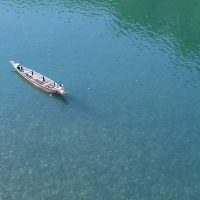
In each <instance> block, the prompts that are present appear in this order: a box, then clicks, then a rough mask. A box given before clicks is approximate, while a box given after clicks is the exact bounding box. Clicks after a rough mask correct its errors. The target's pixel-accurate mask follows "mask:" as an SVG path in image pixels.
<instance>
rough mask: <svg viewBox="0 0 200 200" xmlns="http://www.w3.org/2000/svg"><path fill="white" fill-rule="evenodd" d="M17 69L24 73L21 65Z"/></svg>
mask: <svg viewBox="0 0 200 200" xmlns="http://www.w3.org/2000/svg"><path fill="white" fill-rule="evenodd" d="M17 69H18V70H20V71H22V72H23V71H24V70H23V67H22V66H21V65H20V64H19V65H18V66H17Z"/></svg>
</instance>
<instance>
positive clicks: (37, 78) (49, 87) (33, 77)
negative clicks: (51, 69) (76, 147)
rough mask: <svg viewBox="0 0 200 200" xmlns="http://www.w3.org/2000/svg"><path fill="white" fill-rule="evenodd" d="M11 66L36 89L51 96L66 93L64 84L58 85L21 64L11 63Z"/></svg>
mask: <svg viewBox="0 0 200 200" xmlns="http://www.w3.org/2000/svg"><path fill="white" fill-rule="evenodd" d="M10 64H11V65H12V66H13V67H14V69H15V70H16V72H18V73H19V74H20V75H21V76H22V77H23V78H25V79H26V80H27V81H29V82H31V83H32V84H33V85H35V86H36V87H38V88H40V89H42V90H44V91H45V92H48V93H50V94H53V93H56V94H61V95H63V94H65V93H66V92H65V89H64V86H63V84H62V83H60V82H59V83H57V82H55V81H53V80H51V79H50V78H48V77H46V76H44V75H42V74H40V73H38V72H36V71H33V70H32V69H29V68H27V67H24V66H23V65H21V64H19V63H15V62H14V61H10Z"/></svg>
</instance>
